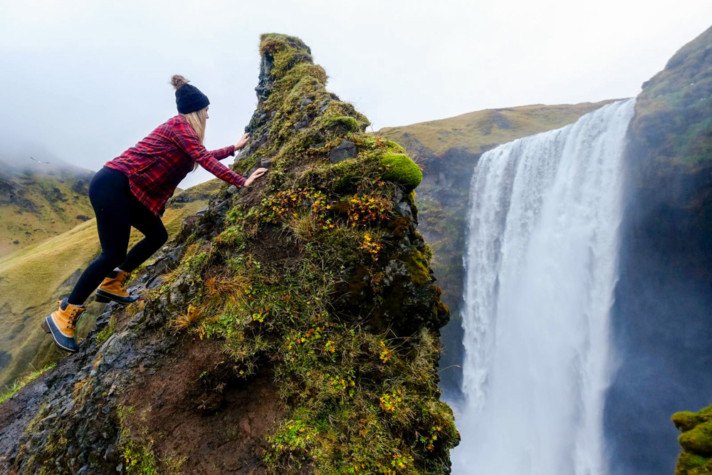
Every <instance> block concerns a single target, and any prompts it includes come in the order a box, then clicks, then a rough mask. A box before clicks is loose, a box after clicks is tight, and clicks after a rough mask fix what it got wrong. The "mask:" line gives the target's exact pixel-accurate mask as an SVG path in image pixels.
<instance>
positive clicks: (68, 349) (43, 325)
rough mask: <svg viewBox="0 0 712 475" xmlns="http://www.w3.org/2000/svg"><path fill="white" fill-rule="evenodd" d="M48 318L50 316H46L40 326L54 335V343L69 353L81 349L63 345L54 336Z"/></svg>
mask: <svg viewBox="0 0 712 475" xmlns="http://www.w3.org/2000/svg"><path fill="white" fill-rule="evenodd" d="M48 318H49V317H46V318H45V319H44V320H42V323H41V324H40V326H41V327H42V330H44V331H45V332H46V333H49V334H50V335H51V336H52V340H54V344H55V345H57V346H58V347H59V348H61V349H63V350H64V351H67V352H69V353H76V352H77V351H79V350H78V349H72V348H67V347H66V346H63V345H61V344H60V343H59V342H58V341H57V339H56V338H55V337H54V333H52V330H51V329H50V328H49V324H48V323H47V319H48Z"/></svg>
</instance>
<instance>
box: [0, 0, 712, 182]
mask: <svg viewBox="0 0 712 475" xmlns="http://www.w3.org/2000/svg"><path fill="white" fill-rule="evenodd" d="M2 10H3V11H2V15H0V58H2V59H1V60H0V61H2V70H3V71H4V74H3V75H2V76H0V91H2V92H0V95H1V97H2V102H3V107H4V111H3V114H2V115H0V141H1V142H2V143H3V144H8V143H12V142H16V141H17V142H25V143H26V142H30V143H37V144H39V145H42V146H44V147H45V148H46V149H47V152H48V153H47V155H48V156H49V155H50V154H51V155H54V156H56V157H58V158H59V159H61V160H64V161H66V162H68V163H72V164H75V165H78V166H81V167H84V168H88V169H91V170H97V169H99V168H100V167H101V166H102V165H103V163H105V162H106V161H108V160H111V159H113V158H114V157H116V156H118V155H119V154H120V153H121V152H123V151H124V150H125V149H127V148H128V147H130V146H132V145H134V144H135V143H136V142H137V141H139V140H140V139H141V138H143V137H145V136H146V135H147V134H148V133H149V132H150V131H151V130H153V128H155V127H156V126H157V125H158V124H160V123H162V122H164V121H165V120H167V119H168V118H170V117H171V116H173V115H175V114H176V109H175V99H174V93H173V90H172V88H171V86H170V85H169V84H168V80H169V78H170V76H171V75H172V74H174V73H179V74H183V75H184V76H186V77H187V78H188V79H190V80H191V81H192V84H194V85H195V86H197V87H198V88H200V89H201V90H202V91H203V92H204V93H206V94H207V95H208V97H209V98H210V101H211V106H210V120H209V121H208V128H207V134H206V146H207V147H208V148H211V149H212V148H218V147H223V146H226V145H229V144H232V143H234V142H235V141H236V140H237V139H238V138H239V136H240V135H241V134H242V131H243V129H244V126H245V125H246V124H247V123H248V121H249V118H250V115H251V114H252V111H253V110H254V106H255V104H256V98H255V93H254V87H255V85H256V82H257V72H258V66H259V65H258V61H259V55H258V53H257V44H258V41H259V35H260V34H261V33H264V32H272V31H276V32H282V33H287V34H292V35H296V36H300V37H302V38H303V39H304V40H305V41H306V43H307V44H309V45H310V46H311V47H312V52H313V54H314V57H315V60H316V62H317V63H320V64H322V65H323V66H324V67H325V68H326V70H327V73H328V74H329V76H330V83H329V87H330V89H331V90H333V91H334V92H335V93H337V94H338V95H339V96H340V97H342V98H343V99H345V100H348V101H351V102H353V103H354V105H355V106H356V107H357V108H358V109H359V110H360V111H361V112H363V113H365V114H366V115H367V116H368V117H369V118H370V119H371V120H372V129H373V130H376V129H379V128H381V127H383V126H391V125H402V124H407V123H413V122H419V121H424V120H431V119H437V118H442V117H447V116H452V115H455V114H459V113H465V112H470V111H474V110H480V109H485V108H489V107H506V106H515V105H523V104H532V103H549V104H554V103H575V102H582V101H597V100H601V99H609V98H614V97H632V96H634V95H636V94H637V92H638V91H639V89H640V84H641V83H642V82H643V81H645V80H646V79H648V78H649V77H650V76H651V75H652V74H654V73H655V72H656V71H658V70H660V69H661V68H662V66H663V65H664V64H665V61H666V60H667V58H668V57H669V56H670V55H671V54H672V53H673V52H674V51H675V50H676V49H677V48H678V47H679V46H680V45H682V44H683V43H684V42H686V41H688V40H689V39H690V38H692V37H693V36H695V35H696V34H697V33H699V32H700V31H701V30H702V29H704V28H705V27H706V26H708V25H707V22H708V19H709V18H711V17H712V4H710V3H709V2H708V1H707V0H689V1H686V2H683V3H681V2H675V1H672V0H655V1H653V2H642V1H633V2H625V3H621V2H615V1H614V0H604V1H601V2H596V4H595V5H594V4H575V5H574V4H572V3H571V2H565V1H563V0H543V1H541V2H537V3H536V4H532V3H531V2H525V1H522V0H508V1H505V2H499V3H495V2H489V3H482V2H468V1H465V0H457V1H453V2H448V3H447V6H446V7H444V6H443V5H442V4H440V3H436V2H431V1H408V2H406V1H404V0H399V1H393V2H377V1H375V0H369V1H365V2H359V3H358V4H343V5H339V7H338V8H335V7H334V4H333V3H331V2H326V1H324V0H304V1H300V2H295V1H274V0H272V1H266V2H260V3H259V4H257V3H244V2H243V3H240V4H236V3H234V2H227V1H215V2H208V3H204V2H196V1H179V2H168V1H156V2H148V3H146V2H131V1H129V2H119V3H107V2H89V1H78V0H70V1H66V2H61V3H60V2H51V1H28V2H12V3H11V2H4V3H3V8H2ZM0 155H1V153H0ZM38 158H39V157H38ZM224 163H227V164H229V163H230V159H227V160H226V161H225V162H224ZM207 178H209V175H208V174H207V173H206V172H202V171H201V172H198V173H194V174H190V175H189V176H188V178H186V180H184V182H183V183H182V184H181V186H182V187H185V186H187V185H189V184H193V183H197V182H199V181H202V180H205V179H207Z"/></svg>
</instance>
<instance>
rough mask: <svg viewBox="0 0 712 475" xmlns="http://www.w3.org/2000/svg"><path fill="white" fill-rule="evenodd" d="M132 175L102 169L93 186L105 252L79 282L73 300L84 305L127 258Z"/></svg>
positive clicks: (93, 202) (99, 229) (90, 188)
mask: <svg viewBox="0 0 712 475" xmlns="http://www.w3.org/2000/svg"><path fill="white" fill-rule="evenodd" d="M130 193H131V192H130V190H129V188H128V178H126V176H125V175H124V174H123V173H121V172H119V171H117V170H112V169H110V168H106V167H104V168H102V169H101V170H99V171H98V172H97V174H96V175H94V178H93V179H92V181H91V184H90V185H89V199H90V201H91V204H92V206H93V208H94V212H95V213H96V227H97V230H98V231H99V241H100V242H101V254H100V255H99V256H98V257H97V258H96V259H94V260H93V261H92V262H91V264H89V266H88V267H87V268H86V270H85V271H84V272H83V273H82V275H81V276H80V277H79V280H78V281H77V283H76V285H75V286H74V289H73V290H72V293H71V294H70V295H69V299H68V300H69V303H70V304H73V305H82V304H83V303H84V301H85V300H86V299H87V298H88V297H89V295H91V293H92V292H93V291H94V290H95V289H96V288H97V287H98V286H99V284H100V283H101V281H102V280H103V279H104V277H106V275H107V274H108V273H109V272H111V270H112V269H113V268H114V267H116V266H117V265H119V264H120V263H121V262H122V261H123V260H124V259H125V257H126V248H127V247H128V243H129V234H130V231H131V219H130V213H131V202H130V197H131V194H130Z"/></svg>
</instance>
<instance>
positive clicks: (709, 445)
mask: <svg viewBox="0 0 712 475" xmlns="http://www.w3.org/2000/svg"><path fill="white" fill-rule="evenodd" d="M672 421H673V423H674V424H675V426H676V427H677V428H678V429H679V430H680V431H681V432H682V433H681V434H680V437H679V438H678V440H679V442H680V445H681V446H682V448H683V451H682V453H681V454H680V457H679V458H678V461H677V469H676V472H675V473H676V474H677V475H698V474H709V473H712V406H707V407H706V408H704V409H702V410H700V411H698V412H689V411H682V412H676V413H675V414H673V416H672Z"/></svg>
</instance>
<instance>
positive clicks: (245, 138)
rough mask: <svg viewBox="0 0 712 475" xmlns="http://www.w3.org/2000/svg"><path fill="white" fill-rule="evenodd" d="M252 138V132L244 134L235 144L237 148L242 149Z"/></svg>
mask: <svg viewBox="0 0 712 475" xmlns="http://www.w3.org/2000/svg"><path fill="white" fill-rule="evenodd" d="M248 140H250V134H242V137H240V140H238V141H237V143H236V144H235V150H242V149H243V148H245V145H247V141H248Z"/></svg>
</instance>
